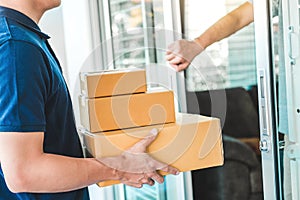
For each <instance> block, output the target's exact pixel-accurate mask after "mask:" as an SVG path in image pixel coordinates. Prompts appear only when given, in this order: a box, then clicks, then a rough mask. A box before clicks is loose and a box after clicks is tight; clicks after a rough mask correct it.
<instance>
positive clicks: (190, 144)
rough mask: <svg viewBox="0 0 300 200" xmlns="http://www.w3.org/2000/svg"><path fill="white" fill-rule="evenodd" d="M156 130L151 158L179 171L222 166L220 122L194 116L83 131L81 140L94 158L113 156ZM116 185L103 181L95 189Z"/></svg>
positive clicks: (180, 114)
mask: <svg viewBox="0 0 300 200" xmlns="http://www.w3.org/2000/svg"><path fill="white" fill-rule="evenodd" d="M153 128H158V129H159V130H160V132H159V134H158V136H157V138H156V140H155V141H154V142H153V143H152V144H151V145H150V146H149V147H148V152H149V154H150V155H151V156H153V157H154V158H155V159H157V160H159V161H161V162H164V163H166V164H169V165H171V166H174V167H176V168H177V169H179V170H180V171H182V172H184V171H190V170H195V169H202V168H208V167H213V166H220V165H222V164H223V146H222V137H221V127H220V121H219V119H217V118H210V117H204V116H201V115H195V114H182V113H179V114H177V119H176V123H170V124H165V125H153V126H147V127H140V128H133V129H126V130H117V131H109V132H103V133H96V134H92V133H89V132H83V141H84V144H85V146H86V148H87V150H88V151H89V153H90V154H91V155H92V156H93V157H96V158H101V157H109V156H117V155H120V154H121V153H122V152H123V151H125V150H126V149H128V148H129V147H131V146H132V145H134V144H135V143H136V142H138V141H139V140H140V139H141V138H143V137H145V136H146V135H147V134H148V133H149V131H150V130H152V129H153ZM116 183H119V182H117V181H106V182H101V183H99V186H107V185H111V184H116Z"/></svg>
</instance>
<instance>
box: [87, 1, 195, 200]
mask: <svg viewBox="0 0 300 200" xmlns="http://www.w3.org/2000/svg"><path fill="white" fill-rule="evenodd" d="M90 14H91V21H92V30H93V41H94V42H93V45H94V48H95V53H94V54H95V55H94V56H93V57H94V60H95V62H94V66H96V67H94V68H93V69H88V70H92V71H97V70H108V69H121V68H132V67H135V68H136V67H137V68H142V69H145V70H146V76H147V87H148V88H151V87H158V86H159V87H164V88H167V89H171V90H173V91H174V96H175V99H174V100H175V106H176V110H177V111H181V112H184V111H185V107H186V106H185V92H184V80H183V79H182V78H181V77H183V74H177V73H176V72H175V71H174V70H172V69H171V68H170V67H169V66H168V64H167V62H166V60H165V53H166V47H167V45H168V44H170V43H171V42H172V41H174V40H175V39H178V35H179V34H178V33H179V32H181V24H180V7H179V1H177V0H176V1H174V0H91V1H90ZM95 63H96V64H95ZM182 89H183V90H182ZM189 178H190V175H189V173H181V174H180V175H179V176H166V179H165V183H164V184H156V185H155V186H153V187H147V186H144V187H143V189H142V190H141V189H135V188H132V187H127V186H124V185H122V184H119V185H116V186H113V187H106V188H101V189H100V188H97V187H90V193H91V197H92V199H97V198H98V197H99V196H101V197H103V198H104V199H116V200H118V199H119V200H126V199H127V200H139V199H147V200H151V199H153V200H176V199H178V200H183V199H188V200H190V199H192V197H191V196H190V195H191V187H190V183H191V181H190V179H189Z"/></svg>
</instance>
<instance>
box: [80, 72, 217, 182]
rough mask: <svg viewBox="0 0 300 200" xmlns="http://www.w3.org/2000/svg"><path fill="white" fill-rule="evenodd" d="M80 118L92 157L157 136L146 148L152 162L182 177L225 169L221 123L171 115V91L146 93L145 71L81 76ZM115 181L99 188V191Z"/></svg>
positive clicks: (117, 151)
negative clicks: (184, 173)
mask: <svg viewBox="0 0 300 200" xmlns="http://www.w3.org/2000/svg"><path fill="white" fill-rule="evenodd" d="M80 76H81V93H82V94H81V96H80V118H81V125H82V126H83V127H84V129H81V132H82V135H83V139H84V145H85V146H86V147H87V150H88V151H89V153H90V154H91V155H92V156H94V157H96V158H100V157H107V156H116V155H120V154H121V153H122V152H123V151H125V150H126V149H128V148H129V147H131V146H132V145H133V144H135V143H136V142H138V141H139V140H140V139H141V138H143V137H145V136H147V135H148V134H149V132H150V131H151V130H152V129H153V128H157V129H158V130H159V134H158V136H157V138H156V140H155V141H154V142H153V143H152V144H151V145H150V146H149V147H148V153H149V154H150V155H151V156H153V157H154V158H155V159H157V160H159V161H161V162H164V163H166V164H169V165H172V166H174V167H176V168H177V169H179V170H180V171H190V170H195V169H201V168H207V167H212V166H219V165H222V164H223V148H222V138H221V128H220V121H219V120H218V119H216V118H211V117H205V116H201V115H194V114H184V113H175V109H174V94H173V92H172V91H169V90H166V89H162V88H155V89H151V91H150V90H147V85H146V74H145V70H143V69H124V70H114V71H102V72H98V73H84V74H81V75H80ZM115 183H117V182H115V181H106V182H102V183H99V185H100V186H106V185H111V184H115Z"/></svg>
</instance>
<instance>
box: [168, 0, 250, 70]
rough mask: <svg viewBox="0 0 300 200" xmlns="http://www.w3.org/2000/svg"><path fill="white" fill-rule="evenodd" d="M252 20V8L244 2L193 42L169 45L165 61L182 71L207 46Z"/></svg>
mask: <svg viewBox="0 0 300 200" xmlns="http://www.w3.org/2000/svg"><path fill="white" fill-rule="evenodd" d="M253 18H254V17H253V6H252V4H251V3H249V2H246V3H244V4H242V5H241V6H239V7H238V8H236V9H234V10H233V11H231V12H230V13H228V14H227V15H225V16H224V17H222V18H221V19H219V20H218V21H217V22H216V23H214V24H213V25H212V26H210V27H209V28H208V29H207V30H206V31H205V32H204V33H202V34H201V35H200V36H199V37H197V38H195V40H193V41H188V40H177V41H175V42H174V43H172V44H170V45H169V47H168V50H167V52H166V59H167V61H169V63H170V65H171V66H172V67H173V68H174V69H175V70H176V71H182V70H184V69H186V68H187V67H188V66H189V65H190V63H191V62H192V60H193V59H194V58H195V56H197V55H198V54H200V53H201V52H202V51H203V50H204V49H205V48H207V47H208V46H209V45H211V44H213V43H215V42H217V41H219V40H222V39H224V38H226V37H228V36H230V35H232V34H233V33H235V32H236V31H238V30H240V29H241V28H243V27H245V26H247V25H248V24H250V23H251V22H253Z"/></svg>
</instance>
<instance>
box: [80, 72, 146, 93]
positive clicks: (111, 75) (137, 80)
mask: <svg viewBox="0 0 300 200" xmlns="http://www.w3.org/2000/svg"><path fill="white" fill-rule="evenodd" d="M80 80H81V81H80V87H81V93H82V94H83V95H84V96H87V97H89V98H94V97H106V96H113V95H123V94H133V93H141V92H145V91H146V89H147V85H146V73H145V70H144V69H138V68H135V69H120V70H110V71H100V72H92V73H80Z"/></svg>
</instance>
